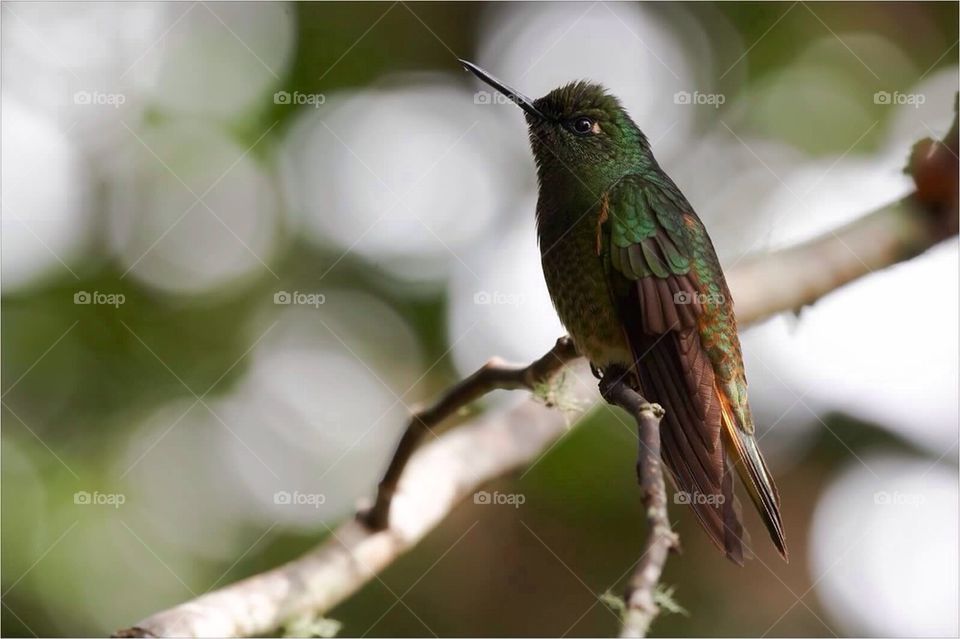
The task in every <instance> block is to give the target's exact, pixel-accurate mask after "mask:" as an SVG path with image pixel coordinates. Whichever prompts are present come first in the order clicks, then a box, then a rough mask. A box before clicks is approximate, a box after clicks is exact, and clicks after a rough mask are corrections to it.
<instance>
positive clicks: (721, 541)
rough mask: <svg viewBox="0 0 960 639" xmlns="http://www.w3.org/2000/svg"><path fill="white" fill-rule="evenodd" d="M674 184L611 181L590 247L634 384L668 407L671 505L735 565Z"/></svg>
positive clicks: (720, 449) (701, 289) (707, 364)
mask: <svg viewBox="0 0 960 639" xmlns="http://www.w3.org/2000/svg"><path fill="white" fill-rule="evenodd" d="M671 187H672V188H671ZM675 188H676V187H673V185H672V184H665V185H659V184H657V183H656V182H651V180H650V178H648V177H645V176H627V177H626V178H624V179H622V180H621V181H620V182H618V183H617V184H616V185H615V186H614V188H612V189H611V190H610V191H609V192H608V193H607V195H606V197H605V199H604V200H603V201H602V205H603V206H602V209H601V213H600V219H601V223H600V225H599V226H598V236H597V237H598V242H597V246H598V249H599V251H598V252H599V253H601V257H602V258H603V259H604V262H605V264H606V265H607V267H608V268H607V271H608V274H609V283H610V289H611V294H612V295H613V297H614V299H615V302H616V304H617V306H618V310H619V312H620V315H621V319H622V322H623V325H624V328H625V331H626V334H627V338H628V340H629V342H630V346H631V349H632V351H633V355H634V364H635V367H636V372H637V376H638V378H639V381H640V385H641V389H642V391H643V392H644V395H645V397H647V399H649V400H650V401H655V402H657V403H659V404H661V405H662V406H663V407H664V409H665V410H666V415H665V417H664V423H663V426H662V427H661V439H662V456H663V459H664V462H665V463H666V466H667V468H668V469H669V471H670V474H671V476H672V478H673V480H674V483H675V484H676V485H677V487H678V489H679V490H680V491H681V492H680V493H679V497H680V499H678V501H681V500H683V501H687V502H688V503H689V504H690V505H691V507H692V508H693V510H694V511H695V512H696V514H697V517H698V518H699V520H700V522H701V524H702V525H703V527H704V529H705V530H706V531H707V533H708V534H709V536H710V538H711V539H712V540H713V541H714V543H716V544H717V546H718V547H719V548H720V549H721V550H723V551H724V552H725V553H726V554H727V556H728V557H729V558H730V559H732V560H733V561H735V562H737V563H742V562H743V558H744V555H745V551H746V548H747V547H748V544H747V543H746V542H747V539H748V538H747V533H746V531H745V530H744V528H743V526H742V524H741V518H740V506H739V503H738V502H737V499H736V496H735V495H734V490H733V485H734V482H733V472H732V471H733V464H732V463H731V460H730V458H729V457H728V456H727V454H726V453H725V451H724V446H723V440H722V434H723V432H722V431H723V429H724V415H723V413H724V404H723V402H722V401H721V395H722V392H721V391H720V390H719V388H718V383H717V381H718V380H717V378H716V374H715V371H714V367H713V364H712V362H711V360H710V357H709V356H708V353H707V351H706V349H705V348H704V346H703V343H702V340H701V334H700V333H701V323H702V322H701V320H702V319H703V318H704V315H705V311H706V309H705V304H706V303H707V301H705V297H704V296H705V294H706V292H707V287H705V286H703V285H702V284H701V282H700V281H699V279H698V277H697V272H696V269H695V268H694V263H693V260H694V259H696V257H697V255H696V246H695V244H694V242H693V241H692V240H693V236H692V230H691V229H690V228H689V227H688V226H687V224H688V222H687V218H688V217H692V211H691V210H690V209H689V204H687V203H686V200H685V199H684V198H683V196H682V195H681V194H680V193H679V191H675ZM694 219H695V218H694ZM697 224H699V221H697ZM746 552H748V551H746Z"/></svg>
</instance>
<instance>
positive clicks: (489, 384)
mask: <svg viewBox="0 0 960 639" xmlns="http://www.w3.org/2000/svg"><path fill="white" fill-rule="evenodd" d="M577 357H578V355H577V349H576V347H574V345H573V340H571V339H570V338H569V337H561V338H560V339H558V340H557V343H556V344H554V346H553V348H551V349H550V350H549V351H547V353H546V354H545V355H544V356H543V357H541V358H540V359H538V360H536V361H534V362H533V363H531V364H529V365H527V366H519V365H512V364H507V363H506V362H504V361H502V360H501V359H499V358H493V359H491V360H490V361H489V362H487V363H486V364H484V365H483V366H482V367H481V368H480V369H479V370H477V371H476V372H475V373H473V375H470V376H469V377H467V378H466V379H464V380H463V381H461V382H459V383H457V384H454V385H453V386H452V387H450V389H449V390H447V391H446V392H445V393H444V394H443V396H442V397H441V398H440V399H439V400H437V402H436V403H435V404H433V405H432V406H430V407H428V408H425V409H423V410H420V411H417V412H416V413H414V414H413V415H412V416H411V417H410V421H409V423H408V424H407V428H406V430H405V431H404V433H403V436H402V437H401V439H400V443H399V444H398V445H397V450H396V452H395V453H394V455H393V458H392V459H391V460H390V465H389V467H388V468H387V471H386V473H385V474H384V476H383V479H381V480H380V483H379V484H378V486H377V498H376V501H375V502H374V504H373V507H372V508H370V510H368V511H366V512H361V513H360V514H359V515H358V516H359V518H360V519H361V520H362V521H363V522H364V523H365V524H366V525H367V526H369V527H370V528H371V529H372V530H374V531H377V530H383V529H384V528H386V527H387V524H388V522H389V519H390V503H391V501H392V500H393V496H394V494H395V493H396V490H397V483H398V482H399V481H400V476H401V475H402V474H403V469H404V468H405V467H406V465H407V462H409V461H410V457H411V456H412V455H413V453H414V451H415V450H416V449H417V446H418V445H419V444H420V441H421V440H422V439H423V437H424V435H425V434H426V433H427V432H429V431H430V430H431V429H433V428H435V427H436V426H438V425H439V424H440V423H441V422H443V421H444V420H445V419H447V418H448V417H450V416H451V415H453V414H455V413H456V412H457V411H459V410H460V409H461V408H463V407H464V406H468V405H470V404H472V403H473V402H474V401H476V400H477V399H479V398H481V397H483V396H484V395H486V394H488V393H490V392H492V391H495V390H528V391H533V390H535V389H536V387H537V386H538V385H539V384H544V383H546V382H548V381H549V380H550V379H551V378H552V377H553V376H554V375H556V374H557V373H558V372H560V370H561V369H563V367H564V366H566V365H567V364H568V363H569V362H571V361H573V360H575V359H577Z"/></svg>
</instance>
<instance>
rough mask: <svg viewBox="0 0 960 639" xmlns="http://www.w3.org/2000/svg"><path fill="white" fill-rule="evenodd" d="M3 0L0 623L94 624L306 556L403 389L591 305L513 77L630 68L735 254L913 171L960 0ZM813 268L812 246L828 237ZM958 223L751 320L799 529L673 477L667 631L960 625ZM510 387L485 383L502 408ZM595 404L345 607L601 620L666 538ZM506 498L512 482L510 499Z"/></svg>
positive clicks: (607, 78) (440, 383) (410, 621)
mask: <svg viewBox="0 0 960 639" xmlns="http://www.w3.org/2000/svg"><path fill="white" fill-rule="evenodd" d="M0 14H2V100H3V102H2V128H3V130H2V147H3V158H2V169H3V175H2V177H3V198H2V200H3V214H2V222H3V227H2V228H3V230H2V294H3V296H2V303H3V315H2V329H3V330H2V334H3V339H2V348H3V361H2V374H3V383H2V395H3V397H2V401H3V404H2V406H3V408H2V418H3V430H2V443H3V449H2V497H3V501H2V533H3V534H2V552H3V560H4V561H3V569H2V589H3V593H2V632H3V634H4V635H8V636H11V635H22V636H31V635H34V634H36V635H88V634H104V633H108V632H110V631H112V630H114V629H116V628H119V627H123V626H126V625H129V624H131V623H133V622H134V621H136V620H137V619H139V618H142V617H144V616H146V615H147V614H149V613H151V612H154V611H156V610H159V609H161V608H165V607H168V606H170V605H173V604H175V603H178V602H181V601H183V600H185V599H188V598H191V597H193V596H194V595H196V594H199V593H203V592H205V591H207V590H209V589H211V588H214V587H217V586H221V585H224V584H226V583H229V582H232V581H235V580H237V579H239V578H241V577H244V576H246V575H250V574H253V573H255V572H258V571H261V570H264V569H266V568H268V567H271V566H274V565H276V564H278V563H280V562H282V561H285V560H288V559H290V558H293V557H295V556H297V555H298V554H299V553H301V552H303V551H305V550H306V549H307V548H309V547H310V546H312V545H313V544H315V543H316V542H318V541H319V540H320V539H321V538H323V537H324V536H325V535H327V534H328V526H333V525H334V524H336V523H337V522H339V521H341V520H343V519H344V518H345V517H350V516H351V514H352V512H353V509H354V507H355V505H356V503H357V502H358V500H359V499H361V498H364V497H369V496H370V495H372V491H373V487H374V485H375V482H376V480H377V478H378V475H379V474H380V472H381V471H382V469H383V467H384V464H385V463H386V461H387V459H388V457H389V455H390V452H391V449H392V447H393V446H394V444H395V442H396V440H397V438H398V436H399V433H400V431H401V429H402V426H403V421H404V418H405V415H406V414H407V410H408V407H409V406H410V405H412V404H414V403H416V402H418V401H421V400H424V399H427V398H429V397H430V396H432V395H433V394H435V393H436V392H437V391H438V390H439V389H441V388H442V387H444V386H445V385H447V384H449V383H450V382H451V381H453V380H455V379H456V378H458V377H460V376H462V375H464V374H465V373H467V372H469V371H471V369H473V368H474V367H476V366H477V365H478V364H480V363H482V362H483V361H484V360H485V359H486V358H487V357H489V356H490V355H493V354H499V355H501V356H503V357H506V358H509V359H513V360H518V361H523V360H527V359H530V358H532V357H535V356H537V355H539V354H541V353H542V352H544V351H545V350H546V349H547V348H548V347H549V346H550V345H551V344H552V342H553V340H554V339H555V338H556V337H557V336H558V335H560V334H561V328H560V326H559V324H558V322H557V320H556V318H555V315H554V313H553V311H552V308H551V306H550V303H549V300H548V298H547V295H546V291H545V289H544V285H543V282H542V276H541V273H540V267H539V261H538V251H537V247H536V241H535V236H534V231H533V207H534V202H535V198H536V194H535V186H536V185H535V179H534V170H533V164H532V161H531V158H530V156H529V151H528V149H527V143H526V133H525V131H524V125H523V120H522V117H521V114H520V112H519V111H518V110H517V109H516V108H515V107H513V106H511V105H509V104H504V103H503V101H502V100H498V99H497V98H496V97H494V96H491V95H490V94H489V93H487V92H486V91H485V90H484V89H485V88H484V87H482V86H481V85H479V84H478V83H477V82H476V81H475V80H474V79H473V78H472V77H471V76H470V75H469V74H467V73H465V72H464V71H463V70H462V69H461V68H460V67H459V65H458V64H457V62H456V59H455V56H462V57H465V58H468V59H471V60H474V61H476V62H477V63H479V64H480V65H482V66H484V67H485V68H487V69H489V70H491V71H492V72H493V73H495V74H496V75H497V76H499V77H501V78H503V79H504V80H505V81H507V82H510V83H512V84H514V85H516V86H517V88H519V89H520V90H522V91H524V92H526V93H528V94H530V95H532V96H534V97H537V96H539V95H542V94H544V93H545V92H546V91H548V90H549V89H551V88H553V87H555V86H557V85H559V84H561V83H565V82H567V81H570V80H574V79H580V78H588V79H593V80H598V81H601V82H603V83H605V84H606V85H607V86H609V87H610V89H611V90H612V91H614V92H615V93H616V94H618V95H619V96H620V97H621V98H622V99H623V100H624V102H625V103H626V105H627V106H628V107H629V110H630V112H631V113H632V115H633V117H634V119H635V120H636V121H637V122H638V123H639V124H640V126H641V128H643V129H644V130H645V131H646V133H647V134H648V136H649V138H650V139H651V141H652V143H653V147H654V150H655V152H656V155H657V157H658V159H659V160H660V162H661V164H663V165H664V167H665V168H666V169H667V171H668V172H669V173H670V174H671V175H672V176H673V177H674V178H675V180H676V181H677V182H678V183H679V185H680V186H681V188H682V189H683V190H684V191H685V193H686V194H687V196H688V198H689V199H690V200H691V202H692V203H693V204H694V206H695V207H696V209H697V211H698V212H699V213H700V215H701V217H703V218H704V220H705V222H706V224H707V226H708V228H709V229H710V231H711V233H712V235H713V238H714V243H715V244H716V245H717V247H718V250H719V252H720V253H721V257H722V259H723V260H724V262H725V263H726V264H727V265H728V266H729V267H732V266H734V265H735V264H736V263H737V262H738V261H739V260H740V259H742V258H743V256H744V255H746V254H750V253H758V252H760V253H762V252H764V251H769V250H773V249H776V248H779V247H783V246H786V245H789V244H791V243H795V242H797V241H800V240H803V239H806V238H809V237H812V236H814V235H817V234H820V233H823V232H826V231H827V230H828V229H831V228H835V227H837V226H839V225H842V224H844V223H845V222H847V221H850V220H852V219H855V218H857V217H859V216H860V215H862V214H864V213H865V212H867V211H869V210H871V209H874V208H876V207H878V206H880V205H883V204H885V203H887V202H889V201H892V200H894V199H896V198H898V197H900V196H902V195H903V194H905V193H906V192H908V191H909V189H910V181H909V179H908V178H907V177H906V176H905V175H903V173H902V167H903V165H904V162H905V160H906V157H907V153H908V150H909V147H910V145H911V144H912V143H913V142H914V141H916V140H918V139H920V138H923V137H927V136H932V137H940V136H941V135H942V134H943V133H944V132H945V130H946V128H947V126H948V125H949V122H950V119H951V111H952V106H953V99H954V98H953V94H954V92H955V91H956V90H957V85H958V81H957V77H958V75H957V74H958V67H957V59H958V46H957V22H958V12H957V4H956V3H909V4H897V3H876V4H874V3H849V4H846V3H809V4H805V3H802V2H795V3H719V4H709V3H696V4H669V3H667V4H663V3H661V4H642V5H637V4H619V3H610V4H604V3H600V2H597V3H586V4H581V3H563V4H561V3H530V4H528V3H509V4H460V3H452V4H447V3H423V4H421V3H407V4H404V3H393V4H389V3H369V4H362V3H336V4H333V3H331V4H324V3H318V4H284V3H269V4H267V3H236V4H234V3H214V2H211V3H175V4H161V3H102V4H98V3H59V2H58V3H19V2H5V3H3V5H2V7H0ZM816 266H817V265H815V264H811V268H816ZM957 267H958V259H957V246H956V243H955V242H950V243H949V245H946V246H940V247H938V248H936V249H934V250H932V251H930V252H929V253H928V254H926V255H924V256H922V257H920V258H918V259H915V260H913V261H911V262H909V263H906V264H903V265H899V266H896V267H894V268H891V269H888V270H886V271H884V272H881V273H877V274H875V275H871V276H870V277H867V278H864V279H863V280H861V281H858V282H856V283H855V284H853V285H851V286H848V287H846V288H844V289H843V290H841V291H839V292H836V293H835V294H833V295H830V296H828V297H827V298H826V299H823V300H822V301H820V302H819V303H817V304H816V305H815V306H814V307H813V308H809V309H806V310H804V311H803V312H802V314H801V315H800V316H799V317H797V316H794V315H784V316H781V317H777V318H774V319H771V320H770V321H767V322H765V323H763V324H762V325H760V326H757V327H754V328H751V329H750V330H749V331H747V332H746V334H745V335H744V348H745V351H746V364H747V371H748V374H749V379H750V382H751V398H752V403H753V408H754V412H755V414H756V416H757V418H758V422H759V423H760V424H762V428H763V432H764V434H763V437H762V442H761V443H762V446H763V448H764V449H765V450H766V451H767V455H768V460H769V462H770V465H771V466H772V468H773V470H774V474H775V475H776V476H777V478H778V483H779V485H780V487H781V492H782V496H783V503H784V511H785V520H786V528H787V534H788V538H789V542H790V547H791V550H792V561H791V563H790V564H789V565H787V564H784V563H782V562H781V561H779V560H778V559H777V558H776V556H775V554H774V553H773V552H772V549H771V547H770V544H769V543H767V541H766V539H765V536H764V534H763V532H762V531H761V530H760V529H759V528H758V527H757V526H756V524H757V520H756V518H755V517H753V515H748V517H749V519H750V526H751V527H752V529H753V531H754V535H753V537H754V541H755V546H756V551H757V553H758V558H757V559H756V560H754V561H752V562H750V563H749V564H748V565H747V566H746V567H744V568H737V567H735V566H733V565H731V564H729V563H728V562H727V561H725V560H724V559H723V558H722V557H721V556H720V555H719V554H718V553H717V552H716V551H715V550H714V549H713V548H712V546H710V545H709V544H708V542H707V541H706V538H705V536H704V535H703V534H701V532H700V530H699V529H698V527H697V525H696V523H695V522H694V521H692V519H691V517H690V515H689V513H688V512H686V510H685V509H684V508H682V507H679V506H674V507H672V515H673V516H674V517H676V518H677V520H678V523H677V527H678V529H679V532H680V533H681V536H682V539H683V544H684V553H683V555H682V556H680V557H677V558H675V559H673V560H671V561H670V562H669V565H668V569H667V572H666V575H665V578H664V581H665V583H666V584H667V585H670V586H674V587H675V588H676V593H675V598H676V599H677V601H678V602H679V603H680V605H682V606H683V607H684V608H685V609H686V610H687V611H689V615H688V616H684V615H680V614H675V615H668V616H664V617H662V618H661V619H659V620H658V621H657V622H656V626H655V629H654V630H655V632H656V633H657V634H661V635H667V636H685V635H721V636H760V635H763V636H781V635H788V636H794V635H801V636H835V635H836V636H844V635H925V636H943V635H956V634H957V632H958V623H957V600H958V592H957V590H958V586H957V568H958V556H957V535H958V529H957V519H958V511H957V500H958V493H957V486H958V470H957V455H958V453H957V440H958V415H957V384H958V379H957V357H958V348H957V326H958V318H957V301H958V300H957V297H958V293H957V289H958V281H957ZM514 401H517V397H515V396H508V395H507V394H504V395H503V396H496V397H494V398H491V400H489V401H488V402H487V403H486V404H485V407H486V409H487V410H497V409H499V408H502V407H503V406H504V405H507V404H509V403H510V402H514ZM634 452H635V435H634V433H633V432H632V430H631V429H628V428H625V427H624V425H623V424H622V422H621V421H619V420H617V419H615V418H614V417H613V416H612V414H611V413H610V411H609V410H607V409H598V410H596V411H594V412H593V413H591V414H590V415H589V416H588V417H587V418H586V419H584V420H583V422H582V423H580V424H577V425H576V426H575V427H573V428H571V431H570V433H569V435H567V436H566V437H565V438H564V439H563V440H562V441H561V443H560V444H559V445H557V446H556V447H555V448H554V449H553V450H552V451H551V452H550V453H549V454H548V455H546V456H545V457H543V458H542V459H541V460H540V461H538V462H537V463H536V464H535V465H533V466H532V467H531V468H530V469H529V470H527V471H525V472H524V473H523V474H522V475H518V476H517V477H513V478H510V479H506V480H503V481H501V482H499V483H498V484H497V485H495V486H491V487H490V488H489V490H490V491H499V492H500V493H502V494H505V495H508V496H514V497H516V496H522V497H523V499H522V500H519V499H517V498H514V499H513V502H514V504H512V505H510V504H500V505H497V504H474V503H467V504H464V505H463V506H461V507H460V508H459V509H458V510H457V511H456V512H455V513H454V515H453V516H452V517H451V518H450V519H449V520H447V521H446V522H445V523H444V524H443V525H442V526H441V527H440V528H439V529H438V530H436V531H435V532H434V533H432V534H431V535H430V536H429V537H428V538H427V539H426V540H425V542H424V543H423V544H422V545H420V546H419V547H417V548H416V549H415V550H414V551H413V552H411V553H410V554H409V555H407V556H404V557H403V558H402V559H401V560H400V561H398V562H397V563H396V564H395V565H394V566H393V567H391V568H390V569H389V570H388V571H387V572H386V573H384V574H383V575H382V576H381V579H377V580H374V581H373V582H372V583H371V584H370V585H369V586H368V587H366V588H365V589H364V590H363V591H362V592H361V593H359V595H358V596H356V597H354V598H352V599H350V600H349V601H348V602H346V603H345V604H343V605H342V606H340V607H339V608H337V609H336V610H334V611H333V612H332V613H331V615H330V617H331V618H332V619H334V620H336V621H337V622H339V623H340V624H342V627H341V629H340V632H341V633H342V634H344V635H369V636H384V635H386V636H389V635H398V636H405V635H415V636H420V635H439V636H447V635H451V636H464V635H466V636H471V635H473V636H477V635H493V636H497V635H520V636H523V635H531V636H544V635H546V636H565V635H569V636H590V635H610V634H612V633H614V632H616V630H617V618H616V613H615V612H614V611H612V610H611V609H610V608H609V607H608V606H607V605H606V604H604V603H598V599H597V596H598V595H601V594H603V593H604V592H606V591H608V590H609V591H612V592H614V593H619V592H620V591H621V589H622V587H623V585H624V582H625V577H626V575H627V571H628V570H629V568H630V566H631V565H632V563H633V562H634V561H635V560H636V558H637V552H638V548H639V546H640V543H641V540H642V534H643V524H642V514H641V512H640V507H639V496H638V493H637V488H636V486H635V482H634V475H633V463H634ZM517 501H522V502H523V503H522V504H519V505H517V504H516V502H517Z"/></svg>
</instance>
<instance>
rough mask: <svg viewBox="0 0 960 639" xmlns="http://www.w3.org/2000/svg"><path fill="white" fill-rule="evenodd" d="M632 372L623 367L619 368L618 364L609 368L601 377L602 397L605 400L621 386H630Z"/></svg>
mask: <svg viewBox="0 0 960 639" xmlns="http://www.w3.org/2000/svg"><path fill="white" fill-rule="evenodd" d="M629 378H630V372H629V371H628V370H627V369H626V368H624V367H623V366H618V365H616V364H614V365H611V366H608V367H607V368H606V369H604V371H603V376H602V377H599V378H598V379H599V380H600V383H599V384H598V386H599V387H600V396H601V397H603V398H604V399H607V397H608V396H609V395H610V391H611V390H612V389H613V388H614V387H615V386H619V385H620V384H629V383H630V379H629Z"/></svg>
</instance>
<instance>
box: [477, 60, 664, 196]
mask: <svg viewBox="0 0 960 639" xmlns="http://www.w3.org/2000/svg"><path fill="white" fill-rule="evenodd" d="M461 62H462V63H463V65H464V66H465V67H466V68H467V70H469V71H470V72H471V73H473V74H474V75H476V76H477V77H478V78H480V79H481V80H483V81H484V82H486V83H487V84H489V85H490V86H492V87H493V88H495V89H496V90H497V91H499V92H500V93H502V94H503V95H504V96H506V97H507V98H508V99H509V100H511V101H512V102H513V103H514V104H516V105H517V106H519V107H520V108H521V109H523V111H524V113H525V114H526V119H527V127H528V129H529V133H530V146H531V147H532V148H533V155H534V158H535V160H536V162H537V169H538V175H539V178H540V182H541V184H543V183H544V182H545V181H550V182H554V181H555V180H558V179H559V180H564V181H566V180H569V179H576V178H578V179H579V180H580V181H582V182H584V183H585V184H586V185H588V186H590V187H591V188H593V189H597V190H605V189H606V188H607V187H609V186H610V185H612V184H613V183H614V182H616V181H617V180H618V179H620V178H621V177H623V176H624V175H626V174H628V173H631V172H634V171H637V170H638V169H641V168H642V167H643V166H644V165H645V163H647V162H652V157H651V156H650V152H649V145H648V143H647V139H646V137H645V136H644V135H643V133H642V132H641V131H640V129H639V128H637V125H636V124H634V122H633V120H631V119H630V116H629V115H628V114H627V111H626V109H624V108H623V105H621V104H620V100H618V99H617V98H616V97H615V96H613V95H611V94H610V93H608V92H607V90H606V89H604V88H603V87H602V86H601V85H599V84H593V83H589V82H572V83H570V84H567V85H565V86H562V87H560V88H558V89H554V90H553V91H551V92H550V93H548V94H547V95H545V96H543V97H542V98H539V99H537V100H531V99H530V98H527V97H526V96H524V95H523V94H521V93H519V92H518V91H516V90H515V89H513V88H511V87H509V86H508V85H506V84H504V83H502V82H500V81H499V80H497V79H496V78H495V77H493V76H492V75H490V74H489V73H487V72H486V71H484V70H483V69H481V68H480V67H478V66H476V65H475V64H473V63H471V62H467V61H465V60H461Z"/></svg>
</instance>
